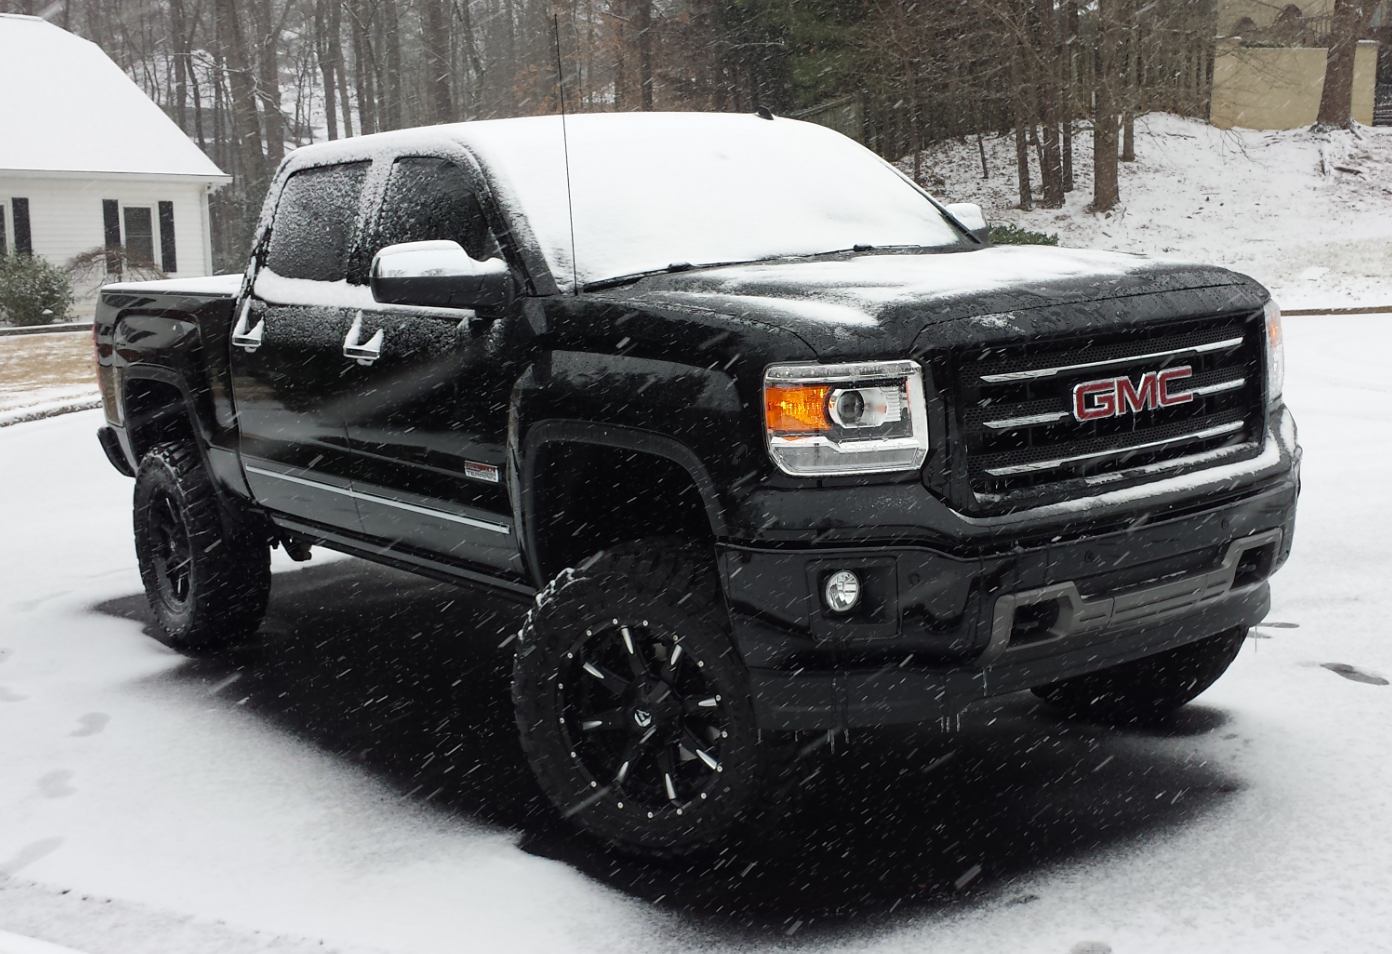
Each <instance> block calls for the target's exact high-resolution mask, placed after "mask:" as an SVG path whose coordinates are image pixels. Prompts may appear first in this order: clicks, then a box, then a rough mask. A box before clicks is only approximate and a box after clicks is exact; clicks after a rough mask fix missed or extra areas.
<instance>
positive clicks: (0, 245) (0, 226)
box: [0, 204, 10, 255]
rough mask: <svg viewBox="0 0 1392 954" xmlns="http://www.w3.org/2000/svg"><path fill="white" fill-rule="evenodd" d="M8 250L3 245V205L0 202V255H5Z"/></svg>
mask: <svg viewBox="0 0 1392 954" xmlns="http://www.w3.org/2000/svg"><path fill="white" fill-rule="evenodd" d="M9 251H10V250H9V249H8V248H7V247H6V246H5V206H4V205H3V204H0V255H6V254H8V253H9Z"/></svg>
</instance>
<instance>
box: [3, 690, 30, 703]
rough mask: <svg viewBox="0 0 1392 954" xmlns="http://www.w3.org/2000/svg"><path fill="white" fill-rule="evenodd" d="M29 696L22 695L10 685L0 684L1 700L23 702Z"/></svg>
mask: <svg viewBox="0 0 1392 954" xmlns="http://www.w3.org/2000/svg"><path fill="white" fill-rule="evenodd" d="M28 698H29V697H28V696H21V695H20V694H19V693H17V692H15V691H14V690H13V689H11V688H10V687H9V686H0V702H23V701H24V700H25V699H28Z"/></svg>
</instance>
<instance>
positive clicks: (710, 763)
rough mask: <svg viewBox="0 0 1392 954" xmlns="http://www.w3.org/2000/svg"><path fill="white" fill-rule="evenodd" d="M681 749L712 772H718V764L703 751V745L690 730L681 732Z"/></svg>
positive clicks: (713, 757)
mask: <svg viewBox="0 0 1392 954" xmlns="http://www.w3.org/2000/svg"><path fill="white" fill-rule="evenodd" d="M681 744H682V748H684V749H686V750H687V751H688V752H690V753H691V754H692V755H693V756H695V757H696V758H698V759H700V760H701V764H702V765H704V766H705V767H706V768H708V769H710V770H711V771H712V772H719V771H720V762H719V761H718V760H717V759H716V758H715V756H713V755H711V754H710V753H709V752H707V751H706V750H705V743H703V742H702V741H701V740H700V739H698V738H696V735H695V733H693V732H692V731H691V730H690V729H683V730H682V741H681Z"/></svg>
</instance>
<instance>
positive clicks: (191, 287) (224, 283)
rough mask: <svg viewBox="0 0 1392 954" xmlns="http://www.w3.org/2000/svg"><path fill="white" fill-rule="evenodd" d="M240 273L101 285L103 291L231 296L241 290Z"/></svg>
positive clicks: (216, 296)
mask: <svg viewBox="0 0 1392 954" xmlns="http://www.w3.org/2000/svg"><path fill="white" fill-rule="evenodd" d="M241 287H242V274H241V272H238V273H237V274H235V275H207V276H204V277H202V278H161V279H158V280H156V281H148V282H114V283H112V284H110V285H103V286H102V291H103V292H140V293H142V294H146V295H152V294H155V293H157V292H166V293H169V294H175V295H201V296H205V297H209V298H232V297H233V296H235V295H236V294H237V292H238V291H240V290H241Z"/></svg>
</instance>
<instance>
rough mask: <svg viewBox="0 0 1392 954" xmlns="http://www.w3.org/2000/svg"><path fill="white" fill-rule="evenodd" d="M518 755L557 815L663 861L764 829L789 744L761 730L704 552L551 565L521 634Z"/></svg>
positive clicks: (658, 551)
mask: <svg viewBox="0 0 1392 954" xmlns="http://www.w3.org/2000/svg"><path fill="white" fill-rule="evenodd" d="M517 643H518V649H517V655H516V657H515V660H514V663H513V683H512V695H513V703H514V706H515V708H516V712H517V727H518V731H519V734H520V736H521V741H522V748H523V751H524V752H525V753H526V755H527V760H528V762H529V763H530V765H531V767H532V771H533V772H534V773H535V774H536V777H537V781H538V782H539V783H540V785H541V788H542V790H543V791H544V792H545V793H546V795H547V797H548V798H550V800H551V802H552V804H554V805H555V806H556V808H557V809H558V810H559V812H560V813H561V815H562V816H563V817H565V818H567V819H569V820H570V821H571V822H572V823H574V824H576V825H579V826H580V827H581V828H583V829H584V830H586V831H588V832H589V833H590V834H592V835H594V836H595V837H597V838H600V839H601V840H603V841H604V842H606V843H608V844H609V845H612V846H614V847H617V848H620V849H622V850H624V851H629V852H633V853H636V854H643V855H647V856H654V857H674V856H679V855H689V854H692V853H694V852H698V851H702V850H705V849H708V848H713V847H715V846H717V845H720V844H723V843H727V842H729V841H730V840H732V839H738V838H740V837H742V836H744V835H746V834H754V833H762V832H765V831H767V830H768V829H769V828H770V827H771V826H772V823H773V822H774V821H775V820H776V818H777V816H778V814H779V813H781V811H782V810H783V808H784V807H785V805H786V803H787V801H788V799H787V796H788V795H790V794H791V792H792V789H793V787H794V786H793V784H792V779H793V773H792V767H793V764H794V762H795V754H796V751H797V750H796V745H795V740H794V739H793V737H792V736H791V735H789V734H786V733H777V732H761V731H760V730H759V727H758V724H757V722H756V721H755V718H754V704H753V700H752V698H751V695H750V691H749V674H748V671H747V670H746V669H745V666H744V663H743V661H742V660H741V659H740V658H739V655H738V654H737V653H736V652H735V647H734V644H733V642H732V641H731V637H730V626H729V620H728V617H727V616H726V613H725V608H724V604H723V601H722V599H721V594H720V586H719V582H718V579H717V577H716V574H715V569H714V561H713V560H712V559H711V555H710V553H709V551H704V552H703V549H701V548H698V547H696V546H695V545H693V544H691V543H688V542H684V541H680V540H673V539H659V540H640V541H637V542H635V543H629V544H624V545H622V546H619V547H615V548H613V549H612V550H609V551H607V552H604V553H601V554H597V555H596V556H594V557H592V558H591V559H589V560H587V561H585V562H584V563H582V564H581V566H580V567H579V568H576V569H573V570H565V571H562V572H561V574H560V575H559V576H557V577H556V579H555V580H553V581H552V582H551V584H550V585H549V586H547V587H546V588H545V589H544V590H543V591H542V592H541V593H540V594H538V596H537V605H536V606H535V607H534V608H533V609H532V611H531V612H530V613H528V615H527V620H526V622H525V623H524V624H523V626H522V630H521V632H520V633H519V634H518V641H517Z"/></svg>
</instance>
